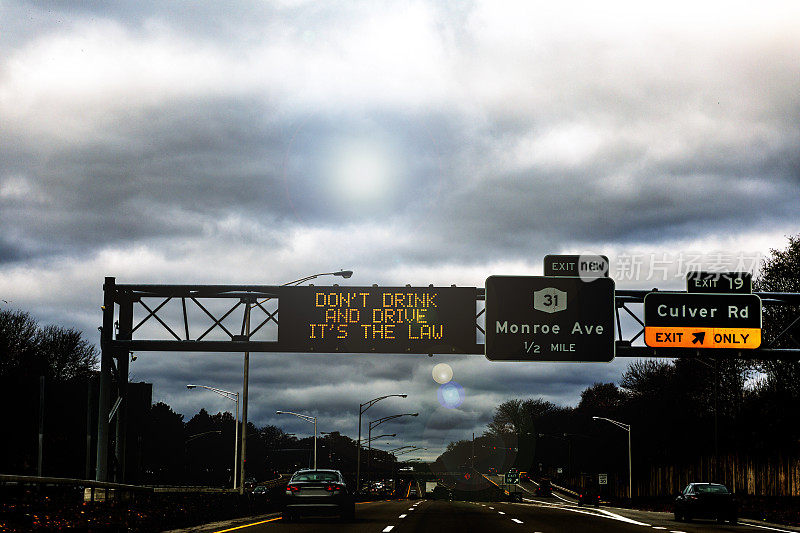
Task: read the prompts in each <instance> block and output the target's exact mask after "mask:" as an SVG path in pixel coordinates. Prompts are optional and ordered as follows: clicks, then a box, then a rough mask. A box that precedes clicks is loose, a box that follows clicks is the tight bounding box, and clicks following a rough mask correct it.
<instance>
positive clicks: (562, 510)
mask: <svg viewBox="0 0 800 533" xmlns="http://www.w3.org/2000/svg"><path fill="white" fill-rule="evenodd" d="M254 522H256V523H253V524H252V525H251V524H247V523H245V524H242V523H239V524H237V525H236V526H233V527H228V528H223V529H209V530H207V531H215V532H216V533H222V532H227V531H236V532H242V533H262V532H263V533H291V532H323V533H324V532H345V531H346V532H356V533H378V532H382V533H390V532H391V533H434V532H436V533H441V532H454V533H470V532H482V531H486V532H492V533H505V532H520V533H521V532H525V533H536V532H539V533H586V532H598V533H604V532H620V533H628V532H631V533H644V532H647V531H665V532H669V533H699V532H707V531H713V532H737V533H755V532H758V533H767V532H770V531H771V532H774V533H781V532H791V533H794V532H796V531H798V530H797V529H795V528H784V527H782V526H767V525H762V524H745V523H740V524H739V525H731V524H727V523H725V524H718V523H716V522H715V521H712V520H694V521H693V522H691V523H685V522H676V521H675V520H673V519H672V515H671V514H668V513H654V512H647V511H632V510H625V509H606V508H602V507H601V508H599V509H596V508H586V507H577V506H576V505H574V504H569V503H565V502H561V501H559V500H557V499H556V498H552V497H548V498H526V501H524V502H523V503H489V502H462V501H435V500H386V501H383V500H382V501H374V502H364V503H359V504H358V505H357V507H356V518H355V520H354V521H352V522H341V521H340V520H339V519H337V518H335V517H334V518H324V517H318V518H315V517H309V518H303V519H301V520H300V521H297V522H285V521H284V520H282V519H280V517H279V516H278V517H262V518H261V519H260V520H254Z"/></svg>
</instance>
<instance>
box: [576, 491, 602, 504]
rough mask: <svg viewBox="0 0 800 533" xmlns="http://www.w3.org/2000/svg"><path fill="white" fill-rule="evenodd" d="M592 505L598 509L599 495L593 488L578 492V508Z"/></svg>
mask: <svg viewBox="0 0 800 533" xmlns="http://www.w3.org/2000/svg"><path fill="white" fill-rule="evenodd" d="M583 505H594V506H595V507H600V494H599V493H598V492H597V489H595V488H594V487H586V488H585V489H583V490H581V491H579V492H578V506H579V507H580V506H583Z"/></svg>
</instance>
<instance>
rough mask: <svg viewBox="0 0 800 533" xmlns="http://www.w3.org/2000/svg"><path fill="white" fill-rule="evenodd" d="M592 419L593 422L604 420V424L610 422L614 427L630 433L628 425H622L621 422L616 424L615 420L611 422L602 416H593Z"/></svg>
mask: <svg viewBox="0 0 800 533" xmlns="http://www.w3.org/2000/svg"><path fill="white" fill-rule="evenodd" d="M592 419H593V420H605V421H606V422H611V423H612V424H614V425H615V426H617V427H620V428H622V429H624V430H625V431H628V432H630V430H631V426H630V424H623V423H622V422H617V421H616V420H611V419H610V418H604V417H602V416H593V417H592Z"/></svg>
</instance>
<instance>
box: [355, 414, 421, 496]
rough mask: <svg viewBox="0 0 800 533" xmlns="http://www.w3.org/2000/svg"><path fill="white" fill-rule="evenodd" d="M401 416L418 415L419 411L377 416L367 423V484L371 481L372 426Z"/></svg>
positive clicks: (374, 426)
mask: <svg viewBox="0 0 800 533" xmlns="http://www.w3.org/2000/svg"><path fill="white" fill-rule="evenodd" d="M401 416H419V413H401V414H399V415H390V416H384V417H383V418H379V419H377V420H373V421H372V422H370V423H369V432H368V434H369V436H370V437H369V438H367V444H368V445H369V451H368V453H367V483H368V484H369V483H370V482H371V481H372V438H371V437H372V428H376V427H378V426H380V425H381V424H383V423H384V422H388V421H389V420H393V419H395V418H399V417H401Z"/></svg>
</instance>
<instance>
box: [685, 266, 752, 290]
mask: <svg viewBox="0 0 800 533" xmlns="http://www.w3.org/2000/svg"><path fill="white" fill-rule="evenodd" d="M686 290H687V291H688V292H701V293H726V294H731V293H736V294H750V293H752V292H753V275H752V274H751V273H749V272H698V271H692V272H688V273H687V274H686Z"/></svg>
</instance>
